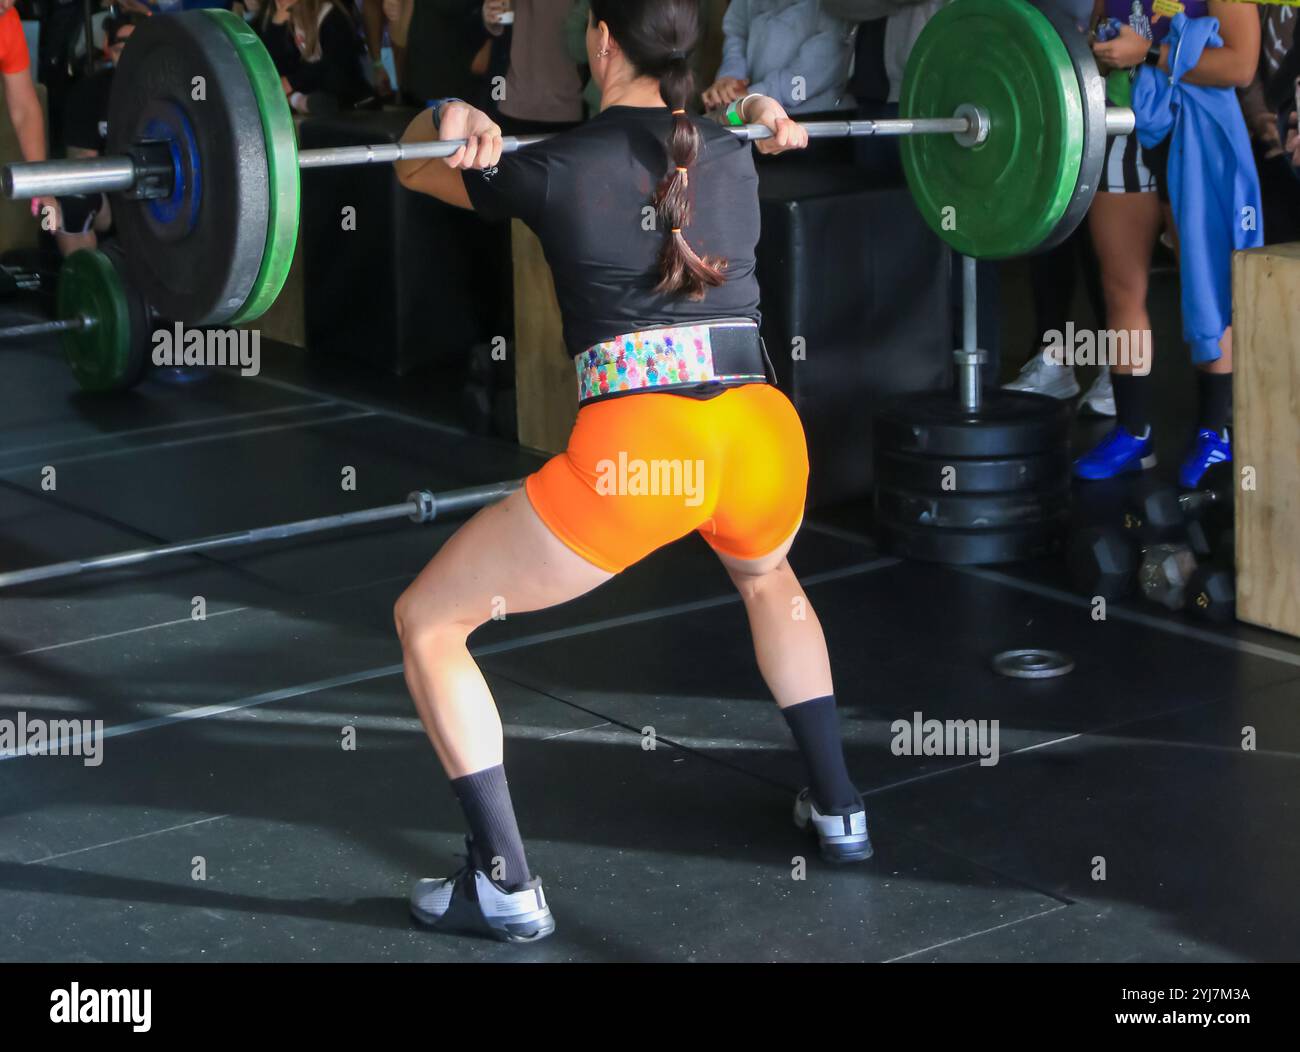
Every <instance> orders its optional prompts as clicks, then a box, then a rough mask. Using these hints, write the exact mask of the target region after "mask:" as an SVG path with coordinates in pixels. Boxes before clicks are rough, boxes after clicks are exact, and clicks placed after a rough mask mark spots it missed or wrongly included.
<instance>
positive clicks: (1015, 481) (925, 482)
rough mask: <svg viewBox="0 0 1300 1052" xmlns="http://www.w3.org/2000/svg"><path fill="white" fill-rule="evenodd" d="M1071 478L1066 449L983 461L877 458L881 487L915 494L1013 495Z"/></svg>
mask: <svg viewBox="0 0 1300 1052" xmlns="http://www.w3.org/2000/svg"><path fill="white" fill-rule="evenodd" d="M1069 479H1070V455H1069V453H1068V451H1066V450H1064V449H1060V450H1054V451H1052V452H1049V453H1027V454H1025V455H1023V456H1019V457H997V458H989V457H985V458H982V459H973V458H970V457H946V458H945V457H927V456H921V455H920V454H917V453H895V452H893V451H891V450H882V451H880V452H879V453H877V455H876V483H877V485H880V486H885V487H887V488H889V489H902V490H910V491H912V492H914V493H1010V492H1014V491H1024V490H1034V489H1039V488H1041V487H1044V486H1046V487H1049V488H1050V487H1053V486H1062V485H1067V484H1068V483H1069Z"/></svg>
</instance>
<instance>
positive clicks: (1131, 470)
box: [1072, 453, 1156, 482]
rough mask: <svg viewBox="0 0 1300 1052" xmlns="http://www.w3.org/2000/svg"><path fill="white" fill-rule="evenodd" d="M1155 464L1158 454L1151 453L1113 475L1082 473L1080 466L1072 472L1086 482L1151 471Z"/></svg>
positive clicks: (1103, 480)
mask: <svg viewBox="0 0 1300 1052" xmlns="http://www.w3.org/2000/svg"><path fill="white" fill-rule="evenodd" d="M1155 466H1156V455H1155V454H1154V453H1151V454H1149V455H1147V456H1145V457H1143V458H1142V459H1141V460H1139V461H1138V462H1137V464H1136V465H1133V464H1130V465H1129V466H1128V467H1126V468H1121V469H1120V470H1119V471H1117V472H1115V473H1114V474H1113V475H1082V474H1080V473H1079V470H1078V468H1075V469H1074V470H1073V472H1072V473H1073V475H1074V477H1075V478H1077V479H1081V480H1082V481H1084V482H1105V481H1106V480H1107V479H1115V478H1119V477H1120V476H1121V475H1135V474H1137V473H1138V472H1139V471H1150V470H1151V469H1152V468H1153V467H1155Z"/></svg>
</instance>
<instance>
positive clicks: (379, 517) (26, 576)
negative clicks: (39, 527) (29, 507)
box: [0, 479, 523, 589]
mask: <svg viewBox="0 0 1300 1052" xmlns="http://www.w3.org/2000/svg"><path fill="white" fill-rule="evenodd" d="M522 484H523V483H522V482H521V481H520V480H518V479H516V480H513V481H509V482H493V483H490V484H488V485H485V486H471V487H468V488H466V489H453V490H444V491H443V492H440V493H435V492H431V491H429V490H417V491H415V492H413V493H411V494H409V495H408V496H407V498H406V500H404V501H403V502H402V503H400V504H386V505H383V506H382V507H378V508H367V509H365V510H363V511H348V512H344V513H342V514H340V515H325V516H321V517H319V518H315V519H300V520H299V521H297V522H289V523H284V524H282V525H279V526H262V527H259V528H257V529H252V530H238V531H236V532H233V533H218V534H214V535H212V536H209V537H200V538H197V539H195V540H190V541H174V542H172V543H170V544H159V545H154V546H152V547H148V548H132V549H130V550H129V551H123V552H115V553H113V554H111V555H97V556H94V557H92V558H89V559H72V560H68V561H66V562H60V563H50V564H48V565H46V566H32V567H28V568H27V569H24V570H10V571H8V572H7V573H0V589H3V588H13V587H16V586H17V585H21V584H32V583H34V582H37V581H49V580H52V579H54V578H58V577H73V576H77V575H79V574H83V573H89V572H91V571H94V570H114V569H120V568H122V567H126V566H137V565H139V564H140V563H145V562H152V561H154V560H155V559H164V558H168V557H170V556H173V555H194V554H197V553H200V552H210V551H216V550H217V549H219V548H235V547H240V546H243V545H249V544H263V543H266V542H267V541H282V540H287V539H289V538H293V537H302V536H305V535H308V534H316V533H325V532H329V531H333V530H342V529H345V528H347V527H349V526H367V525H371V524H373V523H377V522H390V521H392V520H395V519H409V520H410V521H411V522H415V523H425V522H432V521H434V520H435V519H440V518H445V517H447V516H450V515H458V514H464V513H466V512H470V511H477V510H478V509H479V508H482V507H485V506H487V505H488V504H495V503H496V502H497V501H499V500H502V499H504V498H505V497H507V496H509V495H510V494H511V493H513V492H514V491H515V490H517V489H518V488H519V487H520V486H521V485H522Z"/></svg>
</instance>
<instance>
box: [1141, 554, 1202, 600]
mask: <svg viewBox="0 0 1300 1052" xmlns="http://www.w3.org/2000/svg"><path fill="white" fill-rule="evenodd" d="M1195 573H1196V556H1195V555H1194V554H1193V552H1192V550H1191V548H1189V547H1187V545H1185V544H1153V545H1151V546H1150V547H1149V548H1147V550H1146V551H1145V553H1143V556H1142V565H1141V566H1140V567H1138V586H1139V587H1140V588H1141V589H1142V594H1143V596H1145V597H1146V598H1147V599H1150V600H1151V601H1152V602H1155V603H1159V604H1160V605H1161V606H1164V607H1168V608H1169V609H1170V610H1179V609H1181V608H1182V606H1183V601H1184V597H1185V596H1186V594H1187V586H1188V583H1189V582H1190V581H1191V579H1192V575H1193V574H1195Z"/></svg>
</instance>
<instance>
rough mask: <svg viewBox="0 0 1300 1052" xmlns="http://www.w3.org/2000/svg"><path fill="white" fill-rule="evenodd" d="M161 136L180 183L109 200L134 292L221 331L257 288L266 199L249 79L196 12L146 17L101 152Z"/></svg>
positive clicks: (123, 68)
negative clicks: (162, 195) (166, 194)
mask: <svg viewBox="0 0 1300 1052" xmlns="http://www.w3.org/2000/svg"><path fill="white" fill-rule="evenodd" d="M196 96H201V97H197V98H196ZM159 135H163V136H164V137H170V136H175V137H176V138H175V140H174V141H172V142H171V144H172V147H173V152H174V153H175V155H176V170H177V171H178V172H179V173H181V176H182V182H183V185H181V186H180V187H179V188H178V189H179V192H178V193H177V194H174V195H173V199H168V200H166V201H162V202H159V201H157V200H154V201H148V200H146V201H137V200H134V199H132V198H130V197H128V196H127V195H126V194H115V195H113V219H114V222H115V223H116V224H117V228H118V231H119V234H120V236H121V238H122V243H123V245H124V246H125V249H126V258H127V260H128V262H129V264H130V267H131V274H132V277H133V278H134V279H135V284H136V285H137V286H138V287H139V288H140V290H141V291H142V292H143V293H144V295H145V297H146V298H147V299H148V301H149V303H150V304H152V306H153V307H154V309H155V310H157V311H158V313H159V314H161V315H162V316H163V317H166V318H176V319H179V320H182V321H184V322H185V323H186V324H189V325H218V324H220V323H222V322H224V321H226V320H228V319H230V318H232V317H234V316H235V314H236V313H237V312H238V311H239V310H240V308H241V307H243V305H244V302H245V301H246V300H247V299H248V297H249V293H250V291H251V290H252V289H253V286H254V284H255V282H256V281H257V277H258V273H259V271H260V269H261V266H262V258H263V255H264V253H265V251H266V239H267V222H268V216H269V214H270V200H269V197H270V191H269V190H268V187H267V160H266V143H265V139H264V137H263V132H262V119H261V114H260V111H259V109H258V105H257V99H256V98H255V96H254V94H253V89H252V86H251V85H250V84H249V80H248V74H247V72H246V71H245V69H244V64H243V62H242V61H241V59H240V57H239V53H238V51H237V50H236V48H235V45H234V44H233V43H232V42H231V40H230V38H229V37H228V36H227V35H226V34H225V33H224V32H223V31H222V29H221V27H220V25H218V24H217V23H216V22H215V21H214V20H213V19H211V18H209V17H207V16H206V15H205V13H204V12H203V11H189V12H184V13H179V14H169V15H166V16H159V17H155V18H147V19H145V20H144V21H143V22H142V23H141V24H140V25H139V27H138V28H137V29H136V31H135V33H134V34H133V35H132V37H131V46H130V47H129V48H127V49H126V50H125V51H124V52H123V53H122V61H121V64H120V65H119V66H118V68H117V72H116V73H115V74H114V77H113V88H112V93H111V94H110V96H109V103H108V146H107V149H106V153H108V154H121V153H122V152H123V150H124V149H125V148H126V147H128V146H130V145H131V144H133V143H135V142H138V141H143V140H146V139H150V138H153V139H155V140H156V139H157V138H158V136H159ZM169 141H171V140H169ZM196 177H197V178H196ZM186 178H188V182H185V179H186Z"/></svg>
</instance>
